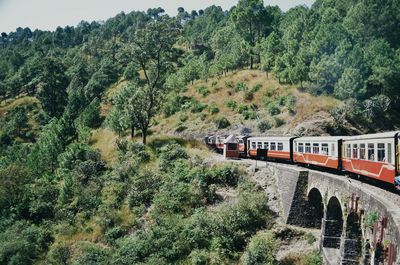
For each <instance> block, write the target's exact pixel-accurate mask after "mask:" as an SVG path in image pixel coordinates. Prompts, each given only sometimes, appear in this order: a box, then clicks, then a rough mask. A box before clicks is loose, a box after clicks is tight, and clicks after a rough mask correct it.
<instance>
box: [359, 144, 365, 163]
mask: <svg viewBox="0 0 400 265" xmlns="http://www.w3.org/2000/svg"><path fill="white" fill-rule="evenodd" d="M360 159H365V144H360Z"/></svg>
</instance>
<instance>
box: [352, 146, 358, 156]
mask: <svg viewBox="0 0 400 265" xmlns="http://www.w3.org/2000/svg"><path fill="white" fill-rule="evenodd" d="M353 158H354V159H358V144H353Z"/></svg>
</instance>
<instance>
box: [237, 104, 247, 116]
mask: <svg viewBox="0 0 400 265" xmlns="http://www.w3.org/2000/svg"><path fill="white" fill-rule="evenodd" d="M247 110H249V106H247V105H245V104H240V105H239V106H238V108H237V112H238V113H239V114H242V113H243V112H245V111H247Z"/></svg>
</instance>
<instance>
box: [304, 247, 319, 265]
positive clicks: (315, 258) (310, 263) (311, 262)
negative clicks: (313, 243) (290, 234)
mask: <svg viewBox="0 0 400 265" xmlns="http://www.w3.org/2000/svg"><path fill="white" fill-rule="evenodd" d="M306 262H307V263H306V264H307V265H322V257H321V254H320V253H319V252H318V251H317V250H314V251H313V252H312V253H311V254H310V255H309V256H308V257H307V261H306Z"/></svg>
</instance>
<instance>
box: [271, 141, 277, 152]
mask: <svg viewBox="0 0 400 265" xmlns="http://www.w3.org/2000/svg"><path fill="white" fill-rule="evenodd" d="M271 150H272V151H275V150H276V143H271Z"/></svg>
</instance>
